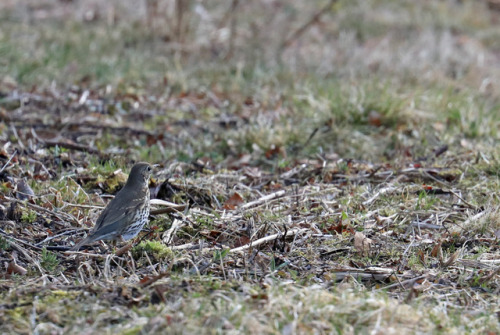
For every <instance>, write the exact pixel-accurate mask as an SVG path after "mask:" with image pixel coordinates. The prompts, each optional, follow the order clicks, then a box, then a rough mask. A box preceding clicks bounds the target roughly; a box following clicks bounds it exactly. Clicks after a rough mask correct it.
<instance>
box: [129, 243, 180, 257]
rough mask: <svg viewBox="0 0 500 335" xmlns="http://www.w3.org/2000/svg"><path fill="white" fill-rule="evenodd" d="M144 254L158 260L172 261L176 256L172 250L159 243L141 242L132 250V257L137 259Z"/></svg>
mask: <svg viewBox="0 0 500 335" xmlns="http://www.w3.org/2000/svg"><path fill="white" fill-rule="evenodd" d="M143 252H146V253H147V254H148V256H149V257H153V258H154V259H156V260H163V259H172V258H173V256H174V253H173V252H172V250H171V249H170V248H169V247H167V246H166V245H165V244H163V243H161V242H159V241H141V243H139V244H138V245H136V246H135V247H133V248H132V255H133V256H134V257H135V258H139V257H141V256H142V253H143Z"/></svg>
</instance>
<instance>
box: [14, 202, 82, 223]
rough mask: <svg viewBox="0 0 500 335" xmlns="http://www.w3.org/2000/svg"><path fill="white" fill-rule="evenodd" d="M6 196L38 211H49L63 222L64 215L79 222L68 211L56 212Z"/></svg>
mask: <svg viewBox="0 0 500 335" xmlns="http://www.w3.org/2000/svg"><path fill="white" fill-rule="evenodd" d="M4 198H5V199H6V200H9V201H14V202H17V203H19V204H23V205H26V206H28V207H31V208H33V209H36V210H38V211H41V212H45V213H49V214H50V215H53V216H55V217H56V218H58V219H59V220H61V221H63V222H64V221H65V219H64V217H66V220H68V219H69V221H72V222H74V223H76V224H79V222H78V220H77V219H76V218H75V217H73V216H72V215H70V214H68V213H64V212H61V213H55V212H54V211H51V210H50V209H47V208H44V207H41V206H38V205H35V204H32V203H30V202H26V201H21V200H18V199H15V198H11V197H6V196H4Z"/></svg>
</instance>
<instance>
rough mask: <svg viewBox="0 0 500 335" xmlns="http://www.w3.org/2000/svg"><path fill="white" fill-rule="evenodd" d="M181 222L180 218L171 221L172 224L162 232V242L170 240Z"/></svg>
mask: <svg viewBox="0 0 500 335" xmlns="http://www.w3.org/2000/svg"><path fill="white" fill-rule="evenodd" d="M181 223H182V221H181V220H178V219H174V222H172V226H171V227H170V229H169V230H167V231H166V232H165V234H163V238H162V240H163V243H165V244H167V245H168V244H170V242H171V241H172V236H173V235H174V234H175V232H176V231H177V229H179V227H180V226H181Z"/></svg>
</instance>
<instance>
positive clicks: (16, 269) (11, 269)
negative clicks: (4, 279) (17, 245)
mask: <svg viewBox="0 0 500 335" xmlns="http://www.w3.org/2000/svg"><path fill="white" fill-rule="evenodd" d="M7 273H8V274H17V275H21V276H24V275H25V274H26V273H28V270H26V269H25V268H23V267H22V266H20V265H18V264H16V262H15V261H11V262H10V263H9V266H7Z"/></svg>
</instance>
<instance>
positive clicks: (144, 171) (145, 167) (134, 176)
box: [127, 162, 153, 184]
mask: <svg viewBox="0 0 500 335" xmlns="http://www.w3.org/2000/svg"><path fill="white" fill-rule="evenodd" d="M152 172H153V168H152V167H151V165H149V164H148V163H145V162H140V163H137V164H135V165H134V166H133V167H132V170H130V174H129V176H128V181H127V183H129V182H131V183H141V184H148V183H149V178H150V177H151V173H152Z"/></svg>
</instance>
